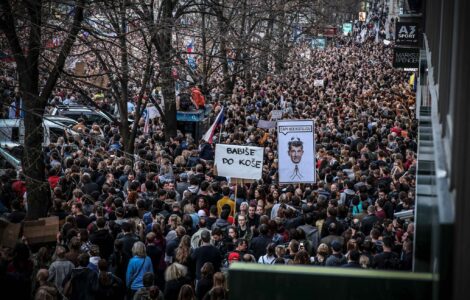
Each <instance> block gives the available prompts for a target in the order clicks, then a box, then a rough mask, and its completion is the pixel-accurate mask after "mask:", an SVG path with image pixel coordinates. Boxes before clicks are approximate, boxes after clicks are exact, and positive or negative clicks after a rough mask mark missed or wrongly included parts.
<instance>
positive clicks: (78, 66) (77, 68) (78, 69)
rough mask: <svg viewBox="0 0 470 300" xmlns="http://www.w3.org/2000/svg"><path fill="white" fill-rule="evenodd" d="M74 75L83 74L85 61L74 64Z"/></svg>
mask: <svg viewBox="0 0 470 300" xmlns="http://www.w3.org/2000/svg"><path fill="white" fill-rule="evenodd" d="M75 75H76V76H85V75H86V74H85V62H83V61H79V62H77V63H76V64H75Z"/></svg>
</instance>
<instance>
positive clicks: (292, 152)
mask: <svg viewBox="0 0 470 300" xmlns="http://www.w3.org/2000/svg"><path fill="white" fill-rule="evenodd" d="M288 149H289V150H288V154H289V156H290V159H291V161H292V163H293V164H294V169H293V170H292V174H291V175H290V179H291V180H296V179H298V180H300V181H301V180H302V178H303V175H302V173H301V172H300V169H299V163H300V162H301V161H302V155H304V143H303V142H302V141H301V140H300V139H299V138H296V137H293V138H291V140H290V141H289V144H288Z"/></svg>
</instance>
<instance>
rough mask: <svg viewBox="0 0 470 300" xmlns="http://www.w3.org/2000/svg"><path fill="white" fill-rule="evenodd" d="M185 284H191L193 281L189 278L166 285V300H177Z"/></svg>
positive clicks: (172, 281) (171, 281) (175, 280)
mask: <svg viewBox="0 0 470 300" xmlns="http://www.w3.org/2000/svg"><path fill="white" fill-rule="evenodd" d="M185 284H191V280H190V279H189V278H188V277H182V278H179V279H174V280H169V281H167V282H166V283H165V292H164V296H165V300H177V299H178V295H179V293H180V289H181V287H182V286H183V285H185Z"/></svg>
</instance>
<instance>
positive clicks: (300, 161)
mask: <svg viewBox="0 0 470 300" xmlns="http://www.w3.org/2000/svg"><path fill="white" fill-rule="evenodd" d="M314 133H315V125H314V121H313V120H282V121H278V122H277V138H278V157H279V183H281V184H289V183H315V181H316V173H315V139H314Z"/></svg>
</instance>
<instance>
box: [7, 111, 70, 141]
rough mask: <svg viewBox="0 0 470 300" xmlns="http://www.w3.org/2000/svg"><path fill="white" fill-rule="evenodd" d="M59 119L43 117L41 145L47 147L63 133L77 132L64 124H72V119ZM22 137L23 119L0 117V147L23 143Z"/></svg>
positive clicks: (23, 132)
mask: <svg viewBox="0 0 470 300" xmlns="http://www.w3.org/2000/svg"><path fill="white" fill-rule="evenodd" d="M59 120H60V119H57V118H55V119H54V118H52V119H49V118H45V119H44V120H43V122H42V126H43V130H44V140H43V143H42V145H43V147H47V146H49V144H51V143H56V142H57V139H58V138H59V137H61V136H64V135H65V133H68V134H72V135H75V134H78V133H76V132H75V131H73V130H72V129H70V128H69V126H70V125H68V126H67V125H65V124H64V123H67V124H73V122H74V121H73V120H70V119H62V121H64V123H62V122H60V121H59ZM24 137H25V128H24V121H23V119H0V147H3V146H5V145H9V144H11V143H13V144H15V143H16V144H19V145H23V144H24Z"/></svg>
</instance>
